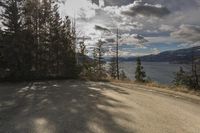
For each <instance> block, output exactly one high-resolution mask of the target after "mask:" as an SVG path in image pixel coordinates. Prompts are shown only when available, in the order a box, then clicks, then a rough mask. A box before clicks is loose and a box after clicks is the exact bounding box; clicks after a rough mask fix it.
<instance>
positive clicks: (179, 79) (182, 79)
mask: <svg viewBox="0 0 200 133" xmlns="http://www.w3.org/2000/svg"><path fill="white" fill-rule="evenodd" d="M187 82H188V81H187V76H186V73H185V71H184V70H183V68H182V67H180V69H179V72H177V73H176V74H175V79H174V81H173V83H174V85H176V86H180V85H187Z"/></svg>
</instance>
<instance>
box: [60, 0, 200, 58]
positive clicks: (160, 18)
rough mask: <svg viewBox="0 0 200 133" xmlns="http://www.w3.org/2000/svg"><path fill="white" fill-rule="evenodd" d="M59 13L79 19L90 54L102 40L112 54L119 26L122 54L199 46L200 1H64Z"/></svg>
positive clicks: (146, 53)
mask: <svg viewBox="0 0 200 133" xmlns="http://www.w3.org/2000/svg"><path fill="white" fill-rule="evenodd" d="M60 12H61V15H62V16H70V17H71V18H75V19H76V26H77V36H78V37H79V38H81V37H84V38H85V44H86V46H87V50H88V55H92V50H93V48H94V47H95V45H96V43H97V41H98V40H99V39H101V40H103V41H105V44H104V49H105V52H106V53H105V56H113V54H114V50H115V45H116V32H117V28H118V29H119V38H120V39H119V42H120V46H119V53H120V56H122V57H129V56H142V55H149V54H158V53H160V52H163V51H167V50H176V49H182V48H188V47H193V46H200V15H199V14H200V0H64V4H61V5H60ZM78 41H81V39H79V40H78Z"/></svg>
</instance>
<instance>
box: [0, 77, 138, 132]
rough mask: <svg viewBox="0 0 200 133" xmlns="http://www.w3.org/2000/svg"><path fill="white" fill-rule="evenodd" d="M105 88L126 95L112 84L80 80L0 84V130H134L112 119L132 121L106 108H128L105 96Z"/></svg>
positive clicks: (118, 101)
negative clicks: (14, 84)
mask: <svg viewBox="0 0 200 133" xmlns="http://www.w3.org/2000/svg"><path fill="white" fill-rule="evenodd" d="M1 86H2V85H1ZM105 89H108V90H109V89H110V90H112V91H114V92H115V93H118V94H119V95H129V94H128V93H127V92H126V91H125V90H121V89H119V88H115V87H114V86H107V85H106V84H104V85H100V84H98V83H94V82H82V81H51V82H35V83H28V85H26V84H16V86H14V87H12V86H10V87H6V85H4V86H2V87H1V88H0V92H1V96H0V132H15V133H29V132H31V133H32V132H36V133H92V132H95V133H98V132H108V133H124V132H135V131H132V130H131V131H130V130H129V129H127V128H125V127H124V126H123V125H122V124H119V122H117V121H116V119H120V120H123V121H129V122H133V120H130V118H129V116H127V115H126V114H124V115H117V113H115V114H112V113H111V112H110V111H109V109H110V110H115V109H120V108H123V109H126V108H129V107H127V106H125V105H123V103H122V102H121V101H120V100H118V99H116V98H113V97H109V96H107V95H105V94H104V91H105Z"/></svg>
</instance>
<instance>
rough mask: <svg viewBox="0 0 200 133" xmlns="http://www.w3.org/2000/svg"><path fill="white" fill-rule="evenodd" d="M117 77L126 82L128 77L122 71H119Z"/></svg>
mask: <svg viewBox="0 0 200 133" xmlns="http://www.w3.org/2000/svg"><path fill="white" fill-rule="evenodd" d="M119 77H120V79H121V80H127V79H128V77H127V76H126V74H125V72H124V71H123V70H121V71H120V74H119Z"/></svg>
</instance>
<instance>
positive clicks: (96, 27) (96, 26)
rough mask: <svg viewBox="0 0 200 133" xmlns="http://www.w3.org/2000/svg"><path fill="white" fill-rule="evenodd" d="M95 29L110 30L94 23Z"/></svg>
mask: <svg viewBox="0 0 200 133" xmlns="http://www.w3.org/2000/svg"><path fill="white" fill-rule="evenodd" d="M94 28H95V30H99V31H104V32H105V31H106V32H110V30H109V29H107V28H105V27H102V26H99V25H95V27H94Z"/></svg>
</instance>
